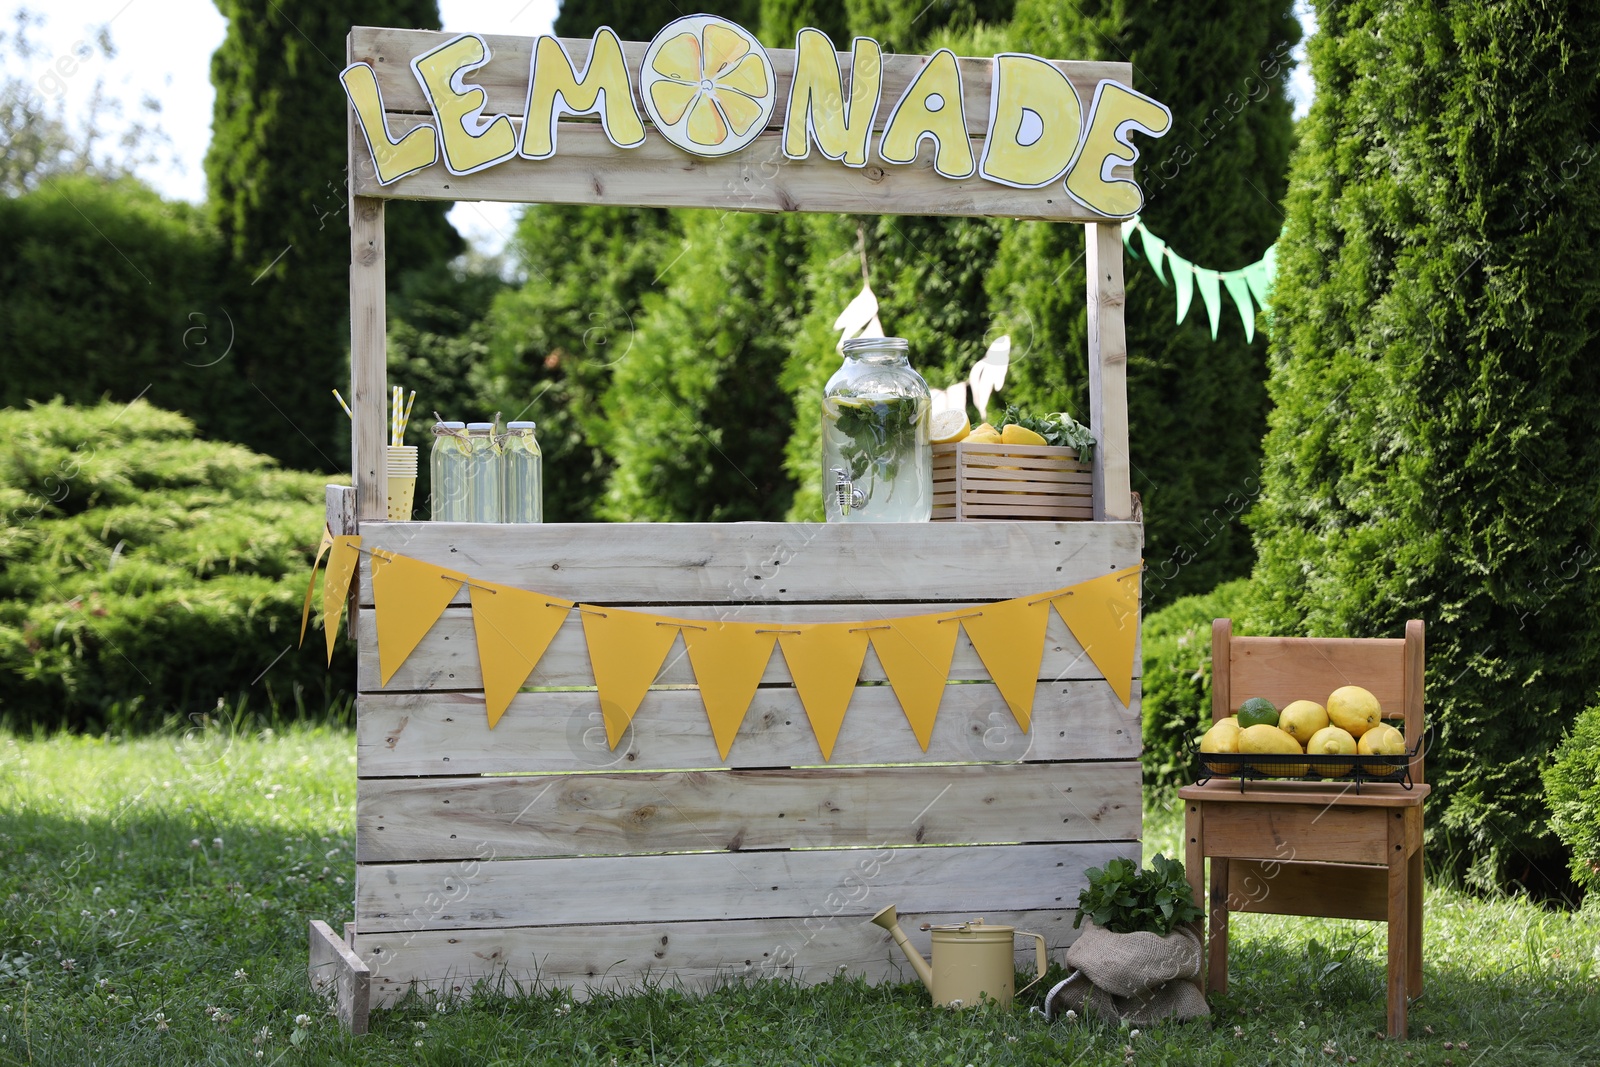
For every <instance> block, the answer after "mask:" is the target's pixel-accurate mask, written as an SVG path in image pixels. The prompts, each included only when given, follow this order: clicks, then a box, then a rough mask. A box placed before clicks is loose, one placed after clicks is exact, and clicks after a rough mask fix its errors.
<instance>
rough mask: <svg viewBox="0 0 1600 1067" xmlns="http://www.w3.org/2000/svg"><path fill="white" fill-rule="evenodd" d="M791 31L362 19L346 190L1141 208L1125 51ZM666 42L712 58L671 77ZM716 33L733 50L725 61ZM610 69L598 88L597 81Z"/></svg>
mask: <svg viewBox="0 0 1600 1067" xmlns="http://www.w3.org/2000/svg"><path fill="white" fill-rule="evenodd" d="M691 31H692V32H691ZM735 31H737V33H738V34H743V35H744V40H745V41H747V42H748V43H740V42H739V41H738V40H737V39H736V36H735ZM808 34H809V35H813V36H811V37H808V36H807V35H808ZM718 35H720V36H718ZM819 39H820V42H819ZM730 41H732V42H734V47H733V48H731V49H730V48H729V46H728V42H730ZM796 43H797V45H798V46H800V47H799V48H797V49H763V48H761V46H760V44H759V43H758V42H755V41H754V38H753V37H750V36H749V35H748V33H747V32H746V31H744V30H742V28H740V27H737V26H735V25H734V24H732V23H728V22H726V20H722V19H717V18H715V17H713V16H691V17H689V18H685V19H679V20H677V21H676V22H674V23H672V24H670V25H669V26H668V27H666V28H664V29H663V30H662V32H661V33H660V34H658V35H657V37H656V39H655V40H654V41H652V42H649V43H639V42H620V41H617V40H616V38H615V36H614V35H611V34H610V31H609V30H605V29H602V30H601V31H600V32H599V33H597V34H596V36H595V38H594V39H593V40H591V41H586V40H579V39H565V38H563V39H557V38H552V37H540V38H533V37H506V36H494V35H484V36H478V35H458V36H452V35H448V34H444V33H438V32H431V31H425V30H397V29H377V28H369V27H357V28H355V29H352V30H351V32H350V37H349V45H348V47H349V51H348V60H349V66H348V67H347V68H346V70H345V72H344V75H343V80H344V84H345V87H346V90H347V93H348V95H349V98H350V101H351V105H352V108H351V119H350V127H349V129H350V132H349V137H350V146H349V147H350V189H351V192H352V194H353V195H356V196H370V197H384V198H404V199H416V200H500V201H512V202H539V203H562V204H616V205H629V206H638V207H701V208H720V209H725V210H739V211H764V212H778V211H820V212H840V213H867V214H900V215H969V216H997V217H1010V218H1034V219H1050V220H1055V221H1061V222H1105V221H1108V220H1111V219H1120V218H1126V217H1130V216H1132V215H1133V214H1135V213H1137V211H1138V209H1139V207H1140V206H1142V202H1143V198H1142V194H1141V193H1140V191H1139V189H1138V186H1137V185H1136V184H1135V183H1134V182H1133V180H1132V169H1131V164H1132V163H1133V161H1134V160H1135V159H1136V158H1137V156H1138V149H1137V147H1136V146H1135V143H1134V142H1133V141H1132V140H1131V139H1130V136H1129V135H1130V133H1135V134H1143V135H1147V136H1160V135H1161V134H1162V133H1164V132H1165V131H1166V130H1167V129H1168V128H1169V127H1170V124H1171V115H1170V113H1169V112H1168V111H1167V109H1166V108H1165V107H1164V106H1163V105H1161V104H1159V103H1158V102H1156V101H1153V100H1150V99H1149V98H1148V97H1145V96H1143V95H1142V94H1139V93H1137V92H1136V91H1134V90H1133V88H1132V67H1131V66H1130V65H1129V64H1127V63H1100V62H1069V61H1057V60H1045V59H1041V58H1039V57H1036V56H1026V55H1015V54H1008V55H1001V56H995V57H991V58H977V59H971V58H968V59H961V58H957V57H955V56H954V55H953V54H952V53H950V52H949V51H947V50H941V51H939V52H936V53H935V54H934V55H932V56H915V55H906V56H902V55H884V54H882V53H881V50H880V49H878V48H877V44H876V42H874V41H871V40H870V39H867V38H858V39H857V40H856V41H855V42H854V43H853V44H852V48H851V51H849V52H835V51H833V45H832V43H831V42H829V41H828V39H827V38H826V37H825V36H824V35H822V34H821V33H819V32H818V31H815V30H804V31H801V34H800V35H799V36H798V37H797V41H796ZM674 47H675V48H677V49H678V51H679V52H680V53H685V52H686V54H687V55H688V56H689V57H692V58H693V59H694V60H695V61H696V62H698V63H699V64H700V67H699V68H698V71H699V72H700V73H702V74H705V75H707V76H706V77H704V78H702V79H701V80H700V81H699V82H698V83H696V82H694V81H683V80H677V79H678V78H679V76H680V75H679V74H678V73H676V72H675V66H674V64H676V65H677V66H682V65H683V55H678V57H677V58H676V59H673V58H672V55H671V54H670V49H671V48H674ZM718 48H721V49H723V52H722V54H723V55H724V56H727V55H734V56H737V57H739V62H737V63H734V62H732V61H725V60H724V61H720V62H721V65H720V66H718V63H719V59H718V56H717V54H716V50H717V49H718ZM740 48H742V49H745V51H743V52H740V51H738V49H740ZM758 53H759V54H758ZM758 60H759V62H757V61H758ZM797 65H798V66H799V75H797ZM663 70H665V71H669V72H674V76H673V77H667V76H665V75H663V74H662V71H663ZM608 71H609V72H610V73H609V85H610V89H607V90H604V91H602V92H599V93H598V94H597V93H596V90H597V89H598V88H599V87H600V85H601V83H602V82H603V81H605V80H606V79H607V72H608ZM624 71H625V74H624ZM719 72H720V74H721V75H722V76H726V78H727V79H728V80H730V81H732V80H735V79H736V78H737V79H738V84H739V86H740V88H742V89H748V90H751V92H752V93H754V94H755V95H753V96H752V95H748V94H746V93H743V92H739V91H736V90H732V89H725V90H724V91H723V97H722V98H719V99H722V100H725V102H726V103H725V104H724V103H719V104H718V106H717V107H715V108H713V107H710V106H709V105H708V104H706V103H705V100H708V99H710V95H714V94H715V92H716V91H717V86H718V84H719V83H718V82H717V81H716V80H715V77H714V76H718V75H719ZM692 73H694V72H693V71H691V72H690V74H691V75H692ZM858 75H859V77H858ZM797 76H798V78H799V80H798V82H797ZM858 82H859V84H858ZM796 84H800V85H801V86H802V87H803V89H802V91H801V93H800V96H801V99H800V101H799V102H798V103H797V105H796V107H794V108H791V106H790V105H791V95H793V93H794V86H795V85H796ZM646 86H648V88H646ZM874 86H875V87H876V92H875V93H873V91H872V89H873V87H874ZM563 88H565V90H566V92H565V93H563V92H562V89H563ZM997 90H998V91H997ZM690 94H693V95H692V98H691V96H690ZM569 97H570V98H573V99H569ZM680 97H681V99H680ZM731 104H737V105H738V107H737V108H735V107H731V106H726V105H731ZM680 105H681V106H680ZM585 106H587V107H588V110H587V111H584V112H582V113H579V110H578V109H580V108H584V107H585ZM744 108H749V109H751V110H750V111H749V113H748V114H744V113H743V112H742V111H741V110H740V109H744ZM530 110H531V111H532V112H533V114H534V120H533V122H532V124H531V125H530V123H529V122H528V115H529V112H530ZM702 120H703V121H702ZM697 122H700V125H701V128H700V132H699V133H698V134H697V133H696V132H695V130H694V129H693V127H694V125H695V124H696V123H697ZM547 127H548V129H547ZM997 130H998V131H999V132H998V133H997ZM957 131H959V133H958V132H957ZM847 145H848V147H847ZM830 148H831V149H832V150H831V151H830ZM379 161H382V163H383V166H382V167H381V168H380V166H379Z"/></svg>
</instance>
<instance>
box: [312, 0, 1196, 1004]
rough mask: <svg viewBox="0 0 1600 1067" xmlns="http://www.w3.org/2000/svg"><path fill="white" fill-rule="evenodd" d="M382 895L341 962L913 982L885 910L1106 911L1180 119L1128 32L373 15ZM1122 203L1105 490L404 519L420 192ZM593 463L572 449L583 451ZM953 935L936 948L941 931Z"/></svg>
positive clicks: (340, 973)
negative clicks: (1159, 152) (394, 396)
mask: <svg viewBox="0 0 1600 1067" xmlns="http://www.w3.org/2000/svg"><path fill="white" fill-rule="evenodd" d="M348 60H349V65H348V67H347V68H346V69H345V71H344V72H343V74H342V79H343V82H344V85H345V88H346V91H347V95H348V98H349V101H350V123H349V148H350V192H351V200H350V227H351V267H350V311H351V347H352V371H351V387H352V394H351V395H352V406H353V411H354V431H353V434H354V440H353V446H352V453H353V455H352V460H353V462H352V466H353V471H354V476H353V478H354V485H353V486H352V487H330V490H329V508H328V523H329V533H330V538H329V540H330V542H331V543H332V550H331V554H330V560H331V562H330V565H329V569H328V575H329V583H330V584H329V585H328V586H326V588H327V589H328V590H329V592H330V593H331V598H330V601H329V603H328V604H327V605H326V608H327V610H328V611H329V612H330V613H331V615H332V621H333V623H334V625H335V626H337V624H338V612H339V609H340V605H341V603H342V601H343V599H344V598H343V597H342V596H341V592H342V591H343V590H345V589H348V600H349V605H350V611H349V621H350V628H351V632H352V633H353V635H354V636H355V639H356V641H357V643H358V652H359V678H358V691H359V696H358V701H357V718H358V742H357V746H358V747H357V765H358V782H359V784H358V792H357V876H356V888H355V909H354V911H355V914H354V921H353V922H351V923H348V924H346V926H345V929H344V930H343V931H335V930H333V929H331V928H330V927H329V926H328V925H327V924H325V923H322V922H314V923H313V924H312V932H311V976H312V980H313V982H315V983H317V984H318V986H319V987H320V988H323V989H325V990H327V991H329V992H331V993H336V994H337V996H338V999H339V1004H340V1010H341V1014H342V1017H343V1018H344V1020H345V1022H346V1024H347V1025H348V1026H350V1027H351V1028H352V1029H355V1030H357V1031H360V1030H362V1029H364V1028H365V1026H366V1019H367V1010H368V1007H369V1006H370V1005H373V1004H376V1005H379V1006H382V1005H384V1004H388V1003H391V1002H393V1001H394V1000H395V999H397V998H398V997H400V996H402V995H403V994H405V993H406V992H407V991H408V990H411V989H417V990H421V991H424V992H428V991H432V992H437V993H442V994H445V995H451V994H460V995H466V994H469V993H470V992H471V991H472V990H473V989H474V988H475V987H476V986H477V984H478V983H480V982H483V981H488V982H491V983H501V984H503V985H504V987H505V988H507V989H513V988H516V987H517V986H521V987H522V988H527V987H528V986H530V985H531V984H533V983H536V982H537V983H547V984H557V985H562V986H569V987H572V988H573V989H574V991H575V992H577V993H578V994H580V995H582V994H583V993H585V992H587V991H592V990H595V989H602V988H603V989H617V988H629V987H632V986H634V985H637V984H638V983H640V982H643V981H646V980H652V979H653V980H661V979H663V978H666V979H668V980H675V981H681V982H683V983H684V984H685V985H686V986H688V987H691V988H693V987H695V986H697V985H700V984H703V983H707V982H713V981H718V980H723V979H726V978H728V977H730V976H738V977H759V976H781V977H792V978H796V979H799V980H802V981H820V980H824V979H827V978H831V977H833V976H835V975H838V974H841V973H846V974H856V975H864V976H866V977H868V978H869V979H873V980H877V979H883V978H894V977H908V976H909V972H908V971H906V970H905V962H904V957H902V955H901V953H900V951H899V950H898V949H897V948H895V946H894V945H893V944H892V943H891V939H890V937H889V935H888V934H886V933H885V931H884V930H883V929H881V928H880V927H877V926H874V925H872V924H871V923H870V922H868V919H869V918H870V917H871V916H872V915H873V913H874V912H877V911H879V910H880V909H881V908H882V907H883V906H884V905H886V904H888V903H895V904H897V905H898V906H899V909H900V914H901V915H902V916H903V917H904V919H905V920H906V922H905V925H906V926H907V927H908V928H911V929H912V931H913V932H912V935H911V937H912V941H913V942H917V944H916V946H915V947H916V948H917V949H918V950H920V951H923V952H926V951H927V949H928V943H927V939H926V935H925V934H919V933H917V932H916V930H915V927H916V926H918V925H920V924H922V923H931V924H936V925H937V924H942V923H952V922H956V923H958V922H962V921H964V920H967V919H970V918H972V917H973V916H977V915H982V916H984V917H985V918H986V919H987V921H989V922H991V923H1005V924H1015V925H1016V926H1018V927H1021V928H1024V929H1027V930H1029V931H1038V932H1039V933H1041V934H1042V935H1043V936H1044V937H1045V939H1046V942H1047V944H1048V946H1049V948H1050V949H1051V950H1052V951H1055V950H1059V949H1060V948H1061V947H1062V946H1063V945H1065V944H1067V943H1068V942H1070V941H1071V940H1072V938H1073V937H1074V931H1073V928H1072V927H1073V918H1074V914H1075V913H1074V907H1075V902H1076V899H1077V893H1078V890H1079V888H1080V887H1081V886H1082V884H1083V877H1082V876H1083V871H1084V870H1085V869H1086V868H1089V867H1093V866H1096V865H1101V864H1104V863H1105V862H1106V861H1108V860H1110V859H1112V858H1114V857H1117V856H1130V857H1133V858H1135V859H1137V858H1138V856H1139V851H1140V843H1139V841H1140V836H1141V829H1142V826H1141V814H1140V772H1139V764H1138V755H1139V744H1140V741H1139V737H1140V716H1139V679H1138V674H1139V661H1138V657H1137V655H1136V651H1137V638H1138V629H1139V574H1140V571H1139V567H1140V557H1141V550H1142V541H1143V538H1142V526H1141V524H1140V523H1139V522H1138V521H1137V520H1136V519H1135V515H1134V510H1133V503H1134V502H1133V498H1132V495H1131V493H1130V491H1129V469H1128V442H1127V405H1126V397H1125V385H1124V381H1125V369H1126V362H1127V355H1126V351H1125V348H1124V333H1123V321H1122V313H1123V282H1122V258H1121V253H1122V233H1121V222H1122V220H1124V219H1127V218H1129V217H1131V216H1132V215H1134V214H1135V213H1136V212H1137V210H1138V208H1139V207H1140V205H1141V195H1140V192H1139V189H1138V187H1137V185H1136V184H1135V183H1134V182H1133V181H1132V180H1131V172H1130V164H1131V163H1132V162H1133V161H1134V159H1135V158H1136V156H1137V148H1136V147H1135V145H1136V143H1137V138H1138V137H1143V136H1159V135H1160V134H1161V133H1163V132H1164V131H1165V130H1166V128H1167V126H1168V125H1169V124H1170V121H1171V120H1170V115H1169V114H1168V112H1167V111H1166V109H1165V108H1164V107H1163V106H1162V105H1160V104H1159V103H1157V102H1155V101H1152V100H1150V99H1148V98H1147V97H1144V96H1143V95H1141V94H1139V93H1137V92H1135V91H1134V90H1133V89H1132V78H1131V69H1130V67H1129V66H1128V65H1127V64H1123V63H1090V62H1073V61H1057V60H1049V59H1045V58H1041V57H1037V56H1028V55H1020V54H1007V55H999V56H993V57H985V58H959V57H957V56H955V55H954V54H952V53H951V52H949V51H947V50H941V51H939V52H936V53H935V54H933V55H931V56H917V55H889V54H885V53H884V52H883V50H882V49H881V48H880V47H879V45H878V44H877V42H875V41H872V40H870V39H867V38H859V39H857V40H855V41H854V42H853V43H852V44H851V45H850V48H849V50H848V51H839V50H838V49H837V48H836V46H835V43H834V42H832V41H830V40H829V39H828V38H827V37H826V36H825V35H824V34H822V33H820V32H819V31H816V30H803V31H801V32H800V33H799V34H798V35H797V38H796V40H795V47H794V48H792V49H767V48H763V47H762V45H761V44H760V42H758V41H757V40H756V39H755V38H754V37H753V36H752V35H751V34H749V33H748V32H747V31H745V30H744V29H743V28H741V27H739V26H736V25H734V24H733V23H731V22H727V21H725V20H723V19H720V18H715V17H712V16H690V17H688V18H684V19H679V20H677V21H676V22H673V23H671V24H670V25H668V26H665V27H663V28H662V30H661V31H660V33H658V34H657V35H656V36H655V38H654V39H653V40H651V41H649V42H645V43H638V42H623V41H620V40H618V39H617V38H616V36H615V35H614V34H612V33H611V32H610V31H609V30H605V29H602V30H601V31H599V32H598V33H596V34H595V36H594V38H593V39H592V40H587V41H585V40H569V39H557V38H554V37H549V36H542V37H538V38H526V37H495V36H478V35H472V34H466V35H459V36H450V35H446V34H443V33H435V32H427V31H418V30H400V29H375V28H356V29H353V30H352V31H351V33H350V36H349V41H348ZM397 197H398V198H409V199H429V200H499V201H521V202H547V203H566V204H612V205H634V206H654V207H701V208H706V207H709V208H720V209H725V210H745V211H765V212H778V211H785V212H787V211H811V212H819V211H820V212H849V213H892V214H911V215H977V216H997V217H999V216H1004V217H1016V218H1030V219H1043V220H1049V221H1052V222H1057V223H1077V224H1082V225H1084V226H1085V230H1086V235H1087V247H1088V267H1089V269H1088V288H1087V293H1086V299H1087V302H1088V316H1089V320H1088V321H1089V350H1088V353H1087V357H1088V372H1089V380H1090V397H1091V410H1090V416H1091V427H1092V430H1093V434H1094V437H1095V440H1096V447H1095V450H1094V462H1093V469H1092V473H1091V474H1090V476H1089V480H1090V481H1091V483H1092V486H1091V488H1092V492H1091V497H1092V509H1088V508H1086V511H1088V512H1089V514H1086V515H1085V517H1084V521H990V522H978V521H956V522H942V523H927V522H899V523H871V522H869V523H853V522H852V523H826V524H789V523H739V524H725V525H719V524H674V525H646V524H615V525H583V526H577V525H559V524H549V525H539V524H529V525H500V524H477V523H454V522H409V521H390V520H389V519H388V518H387V515H386V509H385V502H386V483H385V470H386V466H385V437H384V434H385V414H384V404H385V398H386V396H387V387H388V383H387V381H386V374H385V357H384V352H385V342H384V291H385V281H384V277H385V275H384V272H385V257H384V205H385V202H386V201H387V200H388V199H391V198H397ZM551 476H552V477H559V472H558V471H557V472H551ZM919 939H920V940H919Z"/></svg>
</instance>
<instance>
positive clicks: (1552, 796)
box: [1544, 704, 1600, 893]
mask: <svg viewBox="0 0 1600 1067" xmlns="http://www.w3.org/2000/svg"><path fill="white" fill-rule="evenodd" d="M1544 789H1545V803H1547V804H1549V805H1550V829H1552V830H1554V831H1555V835H1556V837H1558V838H1560V839H1561V843H1562V844H1564V845H1566V846H1567V848H1569V849H1571V850H1572V857H1571V860H1570V861H1569V864H1568V868H1569V869H1570V870H1571V871H1572V880H1573V881H1574V882H1577V883H1578V884H1579V885H1580V886H1582V887H1584V889H1586V890H1588V891H1589V892H1591V893H1600V704H1595V705H1593V706H1591V707H1590V708H1589V709H1588V710H1587V711H1585V712H1584V713H1583V714H1582V715H1579V716H1578V721H1577V722H1575V723H1573V724H1572V730H1571V732H1569V733H1568V734H1567V736H1566V739H1565V740H1563V741H1562V742H1561V746H1560V747H1559V748H1557V749H1556V753H1555V762H1554V763H1552V764H1551V765H1550V766H1548V767H1546V768H1545V770H1544Z"/></svg>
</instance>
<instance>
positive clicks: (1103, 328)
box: [1084, 222, 1133, 522]
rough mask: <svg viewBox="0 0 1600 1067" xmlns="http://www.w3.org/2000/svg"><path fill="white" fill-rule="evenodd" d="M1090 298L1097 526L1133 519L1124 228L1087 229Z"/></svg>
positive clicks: (1090, 226) (1100, 226) (1105, 225)
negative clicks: (1130, 474)
mask: <svg viewBox="0 0 1600 1067" xmlns="http://www.w3.org/2000/svg"><path fill="white" fill-rule="evenodd" d="M1084 231H1085V238H1086V247H1087V250H1088V251H1087V258H1086V267H1087V276H1088V290H1089V292H1088V296H1089V429H1090V430H1091V431H1092V432H1093V433H1094V439H1095V443H1096V447H1097V449H1098V451H1097V452H1096V453H1095V457H1094V521H1095V522H1107V521H1110V522H1118V521H1127V520H1130V519H1132V518H1133V492H1132V485H1131V481H1130V478H1129V463H1128V339H1127V331H1126V328H1125V326H1124V324H1123V308H1124V306H1125V305H1126V304H1127V293H1126V292H1125V291H1124V290H1123V285H1122V227H1121V226H1120V225H1118V224H1117V223H1114V222H1110V223H1106V222H1101V223H1089V224H1088V225H1086V226H1085V227H1084Z"/></svg>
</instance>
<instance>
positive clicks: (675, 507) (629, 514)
mask: <svg viewBox="0 0 1600 1067" xmlns="http://www.w3.org/2000/svg"><path fill="white" fill-rule="evenodd" d="M681 222H682V224H683V234H684V236H683V244H682V248H681V250H679V251H678V252H677V253H676V255H675V257H674V258H672V260H671V262H670V263H667V262H664V263H663V271H664V273H663V281H664V283H665V290H664V291H660V292H652V293H649V294H647V295H646V296H645V298H644V306H643V313H642V314H641V316H640V319H639V326H638V331H637V334H636V335H635V336H634V337H633V338H631V351H630V352H629V353H628V354H626V355H625V356H623V357H622V358H621V359H620V360H619V361H618V363H617V366H616V371H615V374H614V377H613V379H612V383H611V388H610V390H609V391H608V392H607V394H606V398H605V411H606V419H607V427H608V428H607V431H606V432H607V434H608V441H609V444H610V449H611V452H612V454H613V455H614V456H615V458H616V469H615V470H614V471H613V472H612V475H611V481H610V485H609V488H608V489H607V492H606V497H605V502H604V504H603V506H602V508H601V514H602V515H603V516H604V517H606V518H611V519H620V520H630V521H638V520H651V521H686V520H687V521H732V520H740V519H780V518H782V517H783V515H784V512H785V510H786V509H787V508H788V506H789V498H790V496H791V495H792V488H791V486H790V484H789V481H788V479H787V477H786V476H785V473H784V470H783V446H784V442H785V441H786V440H787V438H788V436H789V425H790V422H791V419H792V412H791V411H790V409H789V405H788V397H787V395H786V394H785V393H784V391H783V390H782V389H781V388H780V386H779V384H778V377H779V374H780V372H781V370H782V368H783V363H784V358H785V356H786V354H787V341H788V335H789V334H790V332H791V331H792V329H793V326H794V321H795V319H796V317H797V315H798V309H799V308H800V307H802V306H803V305H802V301H801V289H800V287H799V285H798V284H797V283H798V267H799V265H800V262H801V259H802V257H803V255H804V249H805V246H804V234H805V232H806V221H805V220H804V219H801V218H797V217H795V216H782V215H777V216H774V215H743V214H736V213H721V212H715V211H697V212H685V213H683V214H682V218H681Z"/></svg>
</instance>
